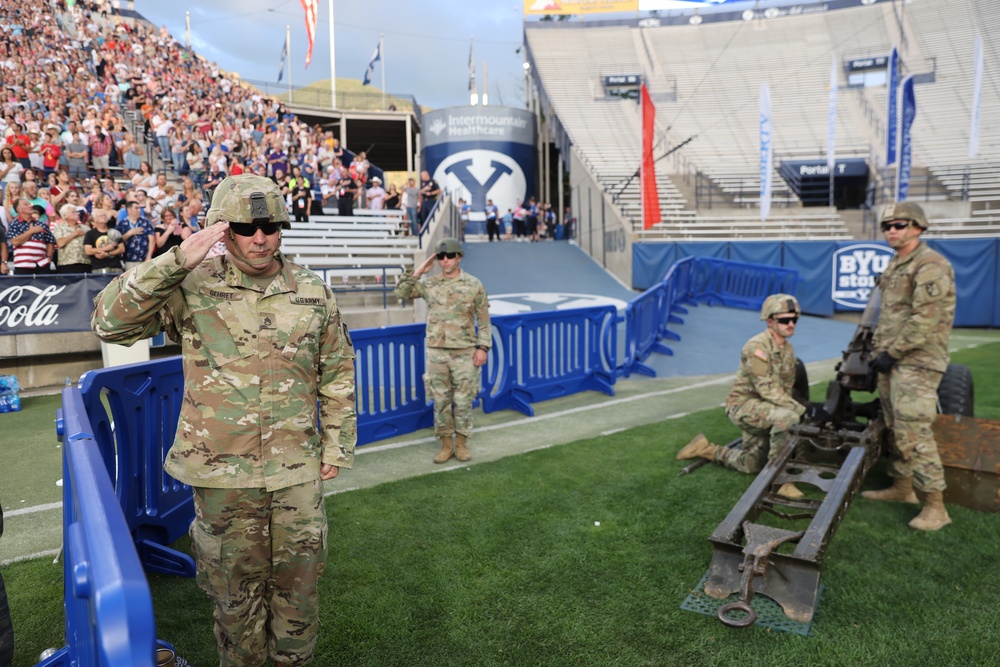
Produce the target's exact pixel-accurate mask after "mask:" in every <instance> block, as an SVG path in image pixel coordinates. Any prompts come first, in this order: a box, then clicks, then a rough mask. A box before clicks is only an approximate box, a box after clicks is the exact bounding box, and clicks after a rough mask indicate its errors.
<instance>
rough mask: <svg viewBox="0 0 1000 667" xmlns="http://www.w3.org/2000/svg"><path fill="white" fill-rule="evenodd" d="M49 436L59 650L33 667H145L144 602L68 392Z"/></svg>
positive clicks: (85, 426) (118, 519)
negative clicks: (58, 571)
mask: <svg viewBox="0 0 1000 667" xmlns="http://www.w3.org/2000/svg"><path fill="white" fill-rule="evenodd" d="M56 431H57V433H58V434H59V435H60V439H61V440H62V444H63V546H64V554H63V591H64V593H63V604H64V606H65V612H66V618H65V632H66V641H67V645H66V646H64V647H63V648H62V649H60V650H58V651H57V652H56V653H55V654H53V655H51V656H49V657H47V658H45V659H44V660H43V661H42V662H40V663H38V667H56V666H60V667H71V666H72V667H147V666H148V667H152V666H153V665H155V664H156V662H155V657H154V656H155V652H156V644H157V642H156V627H155V624H154V620H153V601H152V597H151V596H150V592H149V586H148V585H147V583H146V577H145V575H144V574H143V571H142V567H141V565H140V564H139V558H138V555H137V554H136V551H135V548H134V547H133V542H132V535H131V531H130V530H129V526H128V525H127V524H126V521H125V517H124V516H123V515H122V512H121V508H120V507H119V506H118V499H117V497H116V495H115V491H114V489H113V487H112V485H111V479H110V478H109V476H108V473H107V467H106V461H105V460H104V457H103V456H102V454H101V451H100V449H99V448H98V446H97V443H96V441H95V440H94V436H93V429H92V427H91V424H90V423H89V422H88V420H87V415H86V409H85V408H84V404H83V397H82V395H81V393H80V390H79V389H77V388H76V387H68V388H66V389H64V390H63V408H62V410H60V414H58V415H57V425H56ZM161 645H164V646H168V645H167V644H164V643H162V642H161Z"/></svg>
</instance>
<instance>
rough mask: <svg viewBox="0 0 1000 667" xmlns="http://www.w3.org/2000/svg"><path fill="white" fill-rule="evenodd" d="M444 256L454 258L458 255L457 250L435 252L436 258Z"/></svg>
mask: <svg viewBox="0 0 1000 667" xmlns="http://www.w3.org/2000/svg"><path fill="white" fill-rule="evenodd" d="M445 257H447V258H448V259H455V258H456V257H458V253H457V252H439V253H438V254H437V258H438V259H444V258H445Z"/></svg>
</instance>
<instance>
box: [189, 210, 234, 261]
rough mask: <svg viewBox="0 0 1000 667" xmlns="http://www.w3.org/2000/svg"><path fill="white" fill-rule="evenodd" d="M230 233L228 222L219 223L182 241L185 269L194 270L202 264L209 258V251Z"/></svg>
mask: <svg viewBox="0 0 1000 667" xmlns="http://www.w3.org/2000/svg"><path fill="white" fill-rule="evenodd" d="M228 231H229V223H228V222H225V221H223V222H217V223H215V224H214V225H212V226H211V227H205V228H204V229H200V230H198V231H197V232H195V233H194V234H192V235H191V236H189V237H187V238H186V239H184V240H183V241H181V245H180V249H181V252H182V253H184V257H185V261H184V268H185V269H193V268H194V267H196V266H198V265H199V264H201V263H202V261H203V260H204V259H205V257H206V256H208V251H209V250H211V249H212V246H214V245H215V244H216V243H218V242H219V241H221V240H222V239H223V238H225V236H226V232H228Z"/></svg>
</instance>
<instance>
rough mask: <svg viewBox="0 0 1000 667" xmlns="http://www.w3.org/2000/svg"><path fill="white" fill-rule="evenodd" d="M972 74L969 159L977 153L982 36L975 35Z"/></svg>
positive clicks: (981, 94) (981, 86) (981, 82)
mask: <svg viewBox="0 0 1000 667" xmlns="http://www.w3.org/2000/svg"><path fill="white" fill-rule="evenodd" d="M972 71H973V74H972V124H971V126H970V127H969V159H970V160H971V159H972V158H974V157H976V155H977V154H978V153H979V103H980V99H981V98H982V96H983V38H982V37H979V36H978V35H977V36H976V50H975V52H974V55H973V70H972Z"/></svg>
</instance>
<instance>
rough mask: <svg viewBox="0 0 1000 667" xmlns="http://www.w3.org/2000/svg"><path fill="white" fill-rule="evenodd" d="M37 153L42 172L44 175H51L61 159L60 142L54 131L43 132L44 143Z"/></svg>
mask: <svg viewBox="0 0 1000 667" xmlns="http://www.w3.org/2000/svg"><path fill="white" fill-rule="evenodd" d="M39 152H40V153H41V155H42V170H43V171H44V172H45V175H46V176H48V175H49V174H51V173H53V172H54V171H56V170H57V169H58V168H59V159H60V158H61V157H62V152H63V149H62V142H61V141H59V136H58V135H57V134H56V131H55V130H54V129H49V130H47V131H46V132H45V142H44V143H43V144H42V146H41V148H40V149H39Z"/></svg>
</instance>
